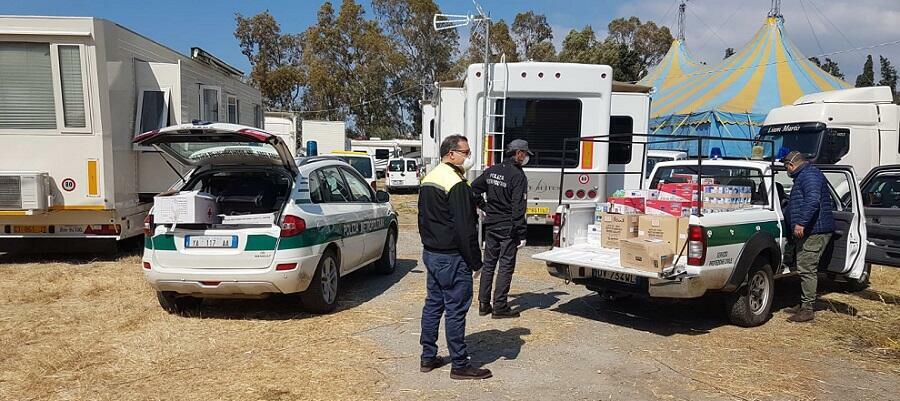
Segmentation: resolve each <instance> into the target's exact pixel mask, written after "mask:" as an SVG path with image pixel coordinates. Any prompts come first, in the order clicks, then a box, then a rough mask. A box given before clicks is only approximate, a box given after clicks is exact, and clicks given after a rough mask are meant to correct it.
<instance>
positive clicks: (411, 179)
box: [406, 159, 419, 186]
mask: <svg viewBox="0 0 900 401" xmlns="http://www.w3.org/2000/svg"><path fill="white" fill-rule="evenodd" d="M406 185H409V186H416V185H419V166H417V165H416V161H415V160H413V159H406Z"/></svg>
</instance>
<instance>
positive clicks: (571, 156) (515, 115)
mask: <svg viewBox="0 0 900 401" xmlns="http://www.w3.org/2000/svg"><path fill="white" fill-rule="evenodd" d="M503 106H504V105H503V101H502V100H500V101H497V102H496V106H495V113H496V114H503V112H504V110H503ZM502 122H503V118H501V117H495V118H494V124H493V125H494V129H495V130H496V131H499V130H500V128H501V127H500V125H501V124H502ZM503 128H504V130H503V131H504V134H503V142H504V147H505V145H506V144H508V143H509V142H510V141H512V140H514V139H524V140H526V141H528V147H529V149H530V150H531V151H532V152H533V153H534V156H532V157H531V160H530V161H529V162H528V167H550V168H554V167H560V166H561V165H563V164H565V166H566V167H575V166H577V165H578V145H579V143H578V142H575V141H571V142H569V143H568V144H567V146H566V149H565V150H563V144H564V142H565V141H564V140H565V139H566V138H578V137H580V136H581V100H578V99H514V98H509V99H506V124H505V125H504V127H503ZM495 148H499V146H495ZM502 159H503V155H502V153H501V152H496V153H495V154H494V160H497V161H499V160H502Z"/></svg>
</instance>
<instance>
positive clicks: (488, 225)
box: [472, 139, 532, 319]
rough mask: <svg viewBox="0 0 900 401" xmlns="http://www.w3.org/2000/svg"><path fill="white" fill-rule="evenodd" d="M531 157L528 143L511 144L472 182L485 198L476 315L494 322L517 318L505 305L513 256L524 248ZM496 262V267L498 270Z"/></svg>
mask: <svg viewBox="0 0 900 401" xmlns="http://www.w3.org/2000/svg"><path fill="white" fill-rule="evenodd" d="M531 155H532V153H531V151H529V150H528V142H525V141H524V140H521V139H515V140H513V141H510V143H509V145H507V147H506V158H505V159H504V160H503V163H501V164H495V165H493V166H491V167H489V168H488V169H487V170H485V171H484V174H482V175H480V176H479V177H478V178H476V179H475V181H473V182H472V189H473V190H474V191H475V195H477V196H481V195H482V194H484V195H486V197H487V202H486V203H485V204H484V213H485V217H484V227H485V246H484V270H483V271H482V273H481V282H480V283H479V286H478V314H479V315H481V316H484V315H487V314H489V313H490V314H491V317H493V318H494V319H502V318H511V317H518V316H519V312H517V311H514V310H512V308H510V307H509V304H507V296H508V294H509V287H510V284H511V283H512V275H513V272H514V271H515V269H516V253H517V252H518V250H519V248H522V247H523V246H525V237H526V234H527V232H528V226H527V223H526V222H525V197H526V195H527V193H528V178H527V177H525V173H524V172H523V171H522V166H523V165H525V164H527V163H528V159H529V157H530V156H531ZM498 262H499V267H498ZM495 269H496V270H497V288H496V289H495V290H494V297H493V298H494V299H493V301H494V305H493V306H491V287H492V285H493V281H494V270H495Z"/></svg>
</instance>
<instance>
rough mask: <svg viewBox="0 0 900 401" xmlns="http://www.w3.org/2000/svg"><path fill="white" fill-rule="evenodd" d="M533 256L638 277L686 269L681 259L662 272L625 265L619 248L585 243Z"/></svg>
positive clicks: (652, 276)
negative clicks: (620, 261)
mask: <svg viewBox="0 0 900 401" xmlns="http://www.w3.org/2000/svg"><path fill="white" fill-rule="evenodd" d="M532 257H533V258H535V259H538V260H543V261H545V262H551V263H557V264H563V265H569V266H577V267H586V268H590V269H599V270H605V271H610V272H617V273H625V274H632V275H635V276H638V277H647V278H657V279H662V278H667V277H671V276H674V275H677V273H680V272H683V271H684V266H682V265H679V263H677V262H680V260H678V261H676V263H675V265H674V266H673V267H670V268H668V269H665V270H664V271H663V272H662V273H656V272H650V271H646V270H638V269H632V268H630V267H624V266H622V265H621V264H620V263H619V250H618V249H610V248H601V247H599V246H597V245H590V244H584V243H583V244H576V245H572V246H570V247H567V248H556V249H552V250H549V251H546V252H541V253H539V254H536V255H534V256H532ZM588 274H590V273H588Z"/></svg>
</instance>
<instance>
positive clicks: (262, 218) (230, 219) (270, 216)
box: [219, 213, 275, 225]
mask: <svg viewBox="0 0 900 401" xmlns="http://www.w3.org/2000/svg"><path fill="white" fill-rule="evenodd" d="M219 218H220V219H222V224H251V225H272V224H275V213H263V214H242V215H237V216H226V215H224V214H220V215H219Z"/></svg>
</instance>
